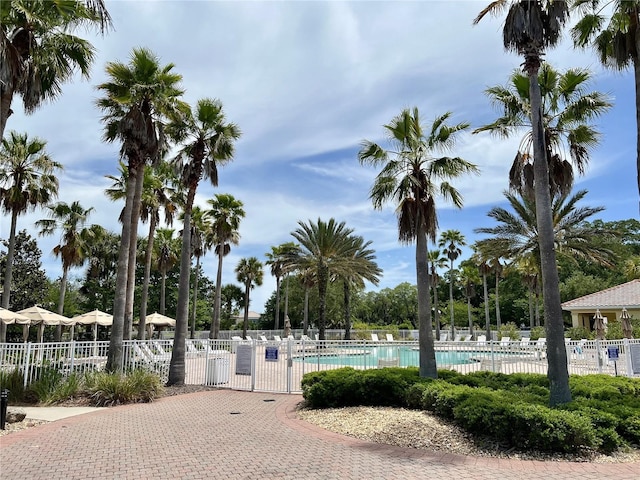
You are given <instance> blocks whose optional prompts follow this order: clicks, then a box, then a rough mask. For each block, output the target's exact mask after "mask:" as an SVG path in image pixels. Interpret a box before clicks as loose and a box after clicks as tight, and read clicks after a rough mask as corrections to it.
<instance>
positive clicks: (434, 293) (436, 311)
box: [431, 274, 440, 341]
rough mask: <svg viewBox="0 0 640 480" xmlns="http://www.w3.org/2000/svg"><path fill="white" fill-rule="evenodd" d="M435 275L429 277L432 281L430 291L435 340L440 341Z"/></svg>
mask: <svg viewBox="0 0 640 480" xmlns="http://www.w3.org/2000/svg"><path fill="white" fill-rule="evenodd" d="M436 278H437V277H436V275H435V274H433V275H431V279H432V280H433V282H432V285H431V289H432V290H433V316H434V317H435V321H436V340H438V341H440V311H439V310H438V305H439V304H438V282H437V280H436Z"/></svg>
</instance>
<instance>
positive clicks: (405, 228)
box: [358, 108, 478, 378]
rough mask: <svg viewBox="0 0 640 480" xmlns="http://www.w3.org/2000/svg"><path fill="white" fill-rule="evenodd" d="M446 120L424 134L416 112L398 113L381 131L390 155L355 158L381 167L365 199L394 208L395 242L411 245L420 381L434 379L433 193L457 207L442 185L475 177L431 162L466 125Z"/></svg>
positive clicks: (369, 150)
mask: <svg viewBox="0 0 640 480" xmlns="http://www.w3.org/2000/svg"><path fill="white" fill-rule="evenodd" d="M450 116H451V113H445V114H444V115H441V116H439V117H437V118H436V119H435V120H434V122H433V124H432V125H431V127H430V128H429V129H425V127H424V126H423V125H422V124H421V122H420V114H419V112H418V109H417V108H414V109H413V110H408V109H406V110H403V111H402V112H401V113H400V115H398V116H397V117H395V118H394V119H393V120H392V121H391V123H389V124H388V125H385V127H384V128H385V129H386V131H387V134H388V136H389V141H390V143H391V149H390V150H385V149H383V148H382V147H380V146H379V145H377V144H375V143H372V142H369V141H365V142H364V143H363V145H362V149H361V150H360V152H359V153H358V158H359V160H360V162H361V163H363V164H369V165H373V166H382V170H381V172H380V173H379V174H378V176H377V177H376V180H375V182H374V184H373V187H372V188H371V193H370V198H371V200H372V201H373V206H374V208H376V209H381V208H382V206H383V205H384V204H385V203H386V202H387V201H394V202H395V203H397V205H398V207H397V212H398V233H399V239H400V242H401V243H405V244H410V243H413V242H414V241H415V242H416V275H417V285H418V322H419V342H420V343H419V348H420V375H421V376H423V377H424V376H426V377H432V378H436V377H437V376H438V371H437V366H436V356H435V349H434V345H433V330H432V328H433V327H432V322H431V299H430V296H429V284H430V282H429V266H428V263H427V258H428V245H427V239H428V238H430V239H431V241H435V236H436V232H437V230H438V218H437V214H436V196H437V194H438V193H439V194H440V195H441V196H442V197H443V198H444V199H446V200H449V201H451V202H452V203H453V204H454V205H455V206H456V207H461V206H462V197H461V195H460V194H459V192H458V191H457V190H456V189H455V188H454V187H453V186H452V185H451V184H450V183H449V182H448V180H450V179H453V178H456V177H458V176H460V175H462V174H463V173H475V172H477V171H478V170H477V167H476V166H475V165H473V164H472V163H470V162H468V161H466V160H463V159H462V158H459V157H447V156H444V157H439V158H438V157H434V156H432V155H434V154H437V153H441V152H442V153H444V152H447V151H450V150H451V149H452V148H453V146H454V145H455V140H456V137H457V135H456V134H457V133H459V132H461V131H463V130H465V129H466V128H467V127H468V126H469V124H468V123H460V124H457V125H448V124H447V120H448V119H449V117H450ZM438 181H440V184H439V185H438V184H437V183H436V182H438Z"/></svg>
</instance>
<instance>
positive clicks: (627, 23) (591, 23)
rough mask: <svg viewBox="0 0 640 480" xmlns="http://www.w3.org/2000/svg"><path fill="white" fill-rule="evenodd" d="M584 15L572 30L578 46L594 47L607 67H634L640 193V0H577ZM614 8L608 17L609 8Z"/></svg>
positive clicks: (577, 4)
mask: <svg viewBox="0 0 640 480" xmlns="http://www.w3.org/2000/svg"><path fill="white" fill-rule="evenodd" d="M571 7H572V9H574V10H575V11H577V12H578V13H579V14H580V15H581V16H582V18H581V19H580V20H579V21H578V22H577V23H576V24H575V26H574V27H573V28H572V29H571V36H572V37H573V41H574V43H575V45H576V46H578V47H583V48H584V47H587V46H591V47H593V48H594V49H595V51H596V52H597V53H598V55H599V57H600V62H601V63H602V65H604V66H605V67H609V68H613V69H616V70H625V69H627V68H629V67H632V68H633V74H634V78H635V85H636V149H637V156H636V166H637V182H638V191H639V192H640V1H638V0H615V1H611V0H607V1H602V0H573V1H572V2H571ZM608 8H612V10H611V15H610V16H609V17H608V18H607V16H606V9H608Z"/></svg>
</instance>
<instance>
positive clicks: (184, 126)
mask: <svg viewBox="0 0 640 480" xmlns="http://www.w3.org/2000/svg"><path fill="white" fill-rule="evenodd" d="M168 133H169V135H170V136H171V137H172V138H174V139H175V140H176V141H177V142H178V143H179V144H181V145H182V148H181V149H180V151H179V152H178V155H177V156H176V159H175V165H176V169H177V170H178V171H179V172H180V178H181V183H182V184H183V185H184V187H185V188H186V191H187V194H186V197H185V203H184V225H183V228H182V253H181V256H180V283H179V285H178V311H177V312H176V313H177V315H176V330H175V337H174V340H173V350H172V351H171V364H170V366H169V380H168V385H182V384H184V377H185V365H184V357H185V340H186V337H187V326H188V322H189V320H188V318H189V279H190V277H191V275H190V273H191V210H192V209H193V202H194V200H195V195H196V190H197V188H198V184H199V183H200V180H202V179H203V178H204V179H209V181H210V182H211V185H213V186H214V187H217V186H218V166H221V165H225V164H227V163H229V162H230V161H231V160H232V159H233V152H234V141H235V140H236V139H237V138H238V137H240V130H239V128H238V127H237V126H236V125H235V124H233V123H226V119H225V115H224V112H223V110H222V103H221V102H220V101H219V100H212V99H209V98H204V99H201V100H198V102H197V103H196V105H195V107H194V108H193V109H187V110H184V112H183V115H181V116H180V117H178V118H176V119H174V121H173V122H172V123H171V124H170V125H169V127H168Z"/></svg>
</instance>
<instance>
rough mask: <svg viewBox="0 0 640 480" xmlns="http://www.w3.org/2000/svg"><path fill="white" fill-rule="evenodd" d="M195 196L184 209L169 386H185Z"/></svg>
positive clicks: (189, 199)
mask: <svg viewBox="0 0 640 480" xmlns="http://www.w3.org/2000/svg"><path fill="white" fill-rule="evenodd" d="M192 190H193V191H192ZM194 196H195V190H194V189H190V191H189V194H188V196H187V202H186V205H185V209H184V223H183V225H182V251H181V252H180V277H179V278H180V279H179V281H178V308H177V312H176V330H175V334H174V337H173V349H172V350H171V362H170V364H169V379H168V380H167V385H184V377H185V363H184V357H185V351H186V344H185V342H186V339H187V327H188V325H189V280H190V277H191V208H192V206H193V197H194Z"/></svg>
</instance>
